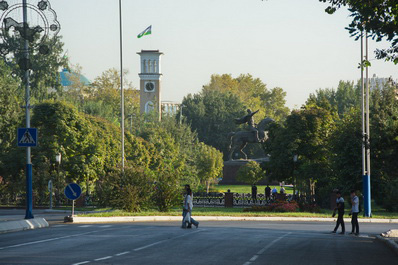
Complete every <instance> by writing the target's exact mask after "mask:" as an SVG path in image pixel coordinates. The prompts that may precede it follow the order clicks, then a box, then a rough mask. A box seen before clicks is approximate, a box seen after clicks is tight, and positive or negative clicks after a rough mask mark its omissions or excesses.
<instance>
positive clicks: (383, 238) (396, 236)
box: [376, 229, 398, 255]
mask: <svg viewBox="0 0 398 265" xmlns="http://www.w3.org/2000/svg"><path fill="white" fill-rule="evenodd" d="M376 240H378V241H380V242H382V243H384V244H386V245H387V246H388V247H389V248H390V249H391V250H392V251H394V252H395V254H397V255H398V230H397V229H393V230H390V231H388V232H385V233H382V234H381V235H378V236H376Z"/></svg>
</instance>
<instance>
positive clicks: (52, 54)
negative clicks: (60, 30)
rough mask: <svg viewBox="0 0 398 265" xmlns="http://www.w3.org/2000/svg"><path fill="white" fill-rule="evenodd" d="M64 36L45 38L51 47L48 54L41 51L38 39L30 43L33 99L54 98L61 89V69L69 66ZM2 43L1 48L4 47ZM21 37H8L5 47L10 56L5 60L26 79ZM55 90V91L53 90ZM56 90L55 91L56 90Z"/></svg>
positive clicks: (15, 71) (46, 43) (15, 72)
mask: <svg viewBox="0 0 398 265" xmlns="http://www.w3.org/2000/svg"><path fill="white" fill-rule="evenodd" d="M61 39H62V37H60V36H55V37H53V38H51V39H45V40H44V43H42V44H44V45H47V46H48V47H50V51H49V52H48V53H47V54H42V53H39V48H38V46H39V43H38V40H34V41H33V42H32V43H30V44H29V55H30V65H31V70H32V71H31V74H30V88H31V96H32V97H33V100H37V101H39V102H40V101H43V100H45V99H49V98H54V97H55V92H60V91H61V84H60V80H59V72H58V71H59V69H60V68H63V67H67V64H68V59H67V57H66V56H64V51H63V46H64V43H63V42H62V41H61ZM2 45H3V46H4V45H6V44H4V43H3V44H1V45H0V49H1V48H2ZM20 47H21V38H20V37H17V36H13V37H9V38H8V45H7V47H5V48H6V49H7V50H8V51H9V56H7V57H5V61H6V63H7V64H8V65H10V66H11V67H12V69H13V73H14V74H15V75H17V76H19V77H20V78H21V80H23V79H24V74H25V71H23V70H21V69H20V66H19V65H18V62H19V60H20V59H21V58H23V56H24V55H23V53H22V52H21V49H20ZM51 91H53V92H51ZM54 91H55V92H54Z"/></svg>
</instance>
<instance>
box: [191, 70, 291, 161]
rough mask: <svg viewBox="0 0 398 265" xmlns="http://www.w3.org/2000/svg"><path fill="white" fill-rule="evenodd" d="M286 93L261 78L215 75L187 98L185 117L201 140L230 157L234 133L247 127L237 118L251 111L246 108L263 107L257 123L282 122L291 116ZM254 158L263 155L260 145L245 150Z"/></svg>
mask: <svg viewBox="0 0 398 265" xmlns="http://www.w3.org/2000/svg"><path fill="white" fill-rule="evenodd" d="M285 96H286V93H285V92H284V91H283V90H282V89H281V88H274V89H271V90H269V89H267V87H266V85H265V84H264V83H263V82H262V81H261V80H260V79H258V78H253V77H252V76H251V75H240V76H239V77H237V78H233V77H232V76H231V75H227V74H224V75H212V76H211V80H210V83H209V84H207V85H205V86H204V87H203V89H202V91H201V92H200V93H198V94H195V95H191V94H190V95H188V96H186V97H185V98H184V100H183V105H184V106H185V107H184V109H183V111H184V114H183V115H184V116H185V117H186V121H187V122H188V123H189V124H190V125H191V127H192V129H193V130H195V131H196V132H197V133H198V136H199V139H200V140H201V141H203V142H204V143H205V144H208V145H211V146H213V147H215V148H217V149H218V150H220V151H221V152H223V154H224V158H225V159H227V156H228V151H229V150H228V147H229V141H230V140H229V138H228V134H229V133H230V132H236V131H241V130H245V129H246V128H245V127H246V126H247V125H237V124H235V123H234V119H236V118H240V117H242V116H244V115H246V114H247V112H246V109H248V108H250V109H251V110H252V111H256V110H259V112H258V113H257V114H256V115H255V116H254V118H255V120H256V122H259V121H260V120H262V119H264V118H265V117H271V118H273V119H274V120H277V121H282V120H284V119H285V118H286V116H287V115H288V111H289V109H288V108H287V107H286V106H285V103H286V101H285ZM245 152H247V153H248V154H249V156H250V157H253V156H257V157H263V156H264V152H263V150H262V149H261V147H260V146H259V145H249V146H248V148H247V149H246V150H245Z"/></svg>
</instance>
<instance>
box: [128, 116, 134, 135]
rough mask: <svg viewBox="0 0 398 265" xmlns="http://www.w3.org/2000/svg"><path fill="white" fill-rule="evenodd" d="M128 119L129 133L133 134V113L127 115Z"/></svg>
mask: <svg viewBox="0 0 398 265" xmlns="http://www.w3.org/2000/svg"><path fill="white" fill-rule="evenodd" d="M128 117H129V119H130V133H131V134H133V114H129V115H128Z"/></svg>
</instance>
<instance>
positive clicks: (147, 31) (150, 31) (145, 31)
mask: <svg viewBox="0 0 398 265" xmlns="http://www.w3.org/2000/svg"><path fill="white" fill-rule="evenodd" d="M149 34H152V25H150V26H149V27H147V28H146V29H145V30H144V31H143V32H141V33H140V34H138V35H137V38H141V37H143V36H145V35H149Z"/></svg>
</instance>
